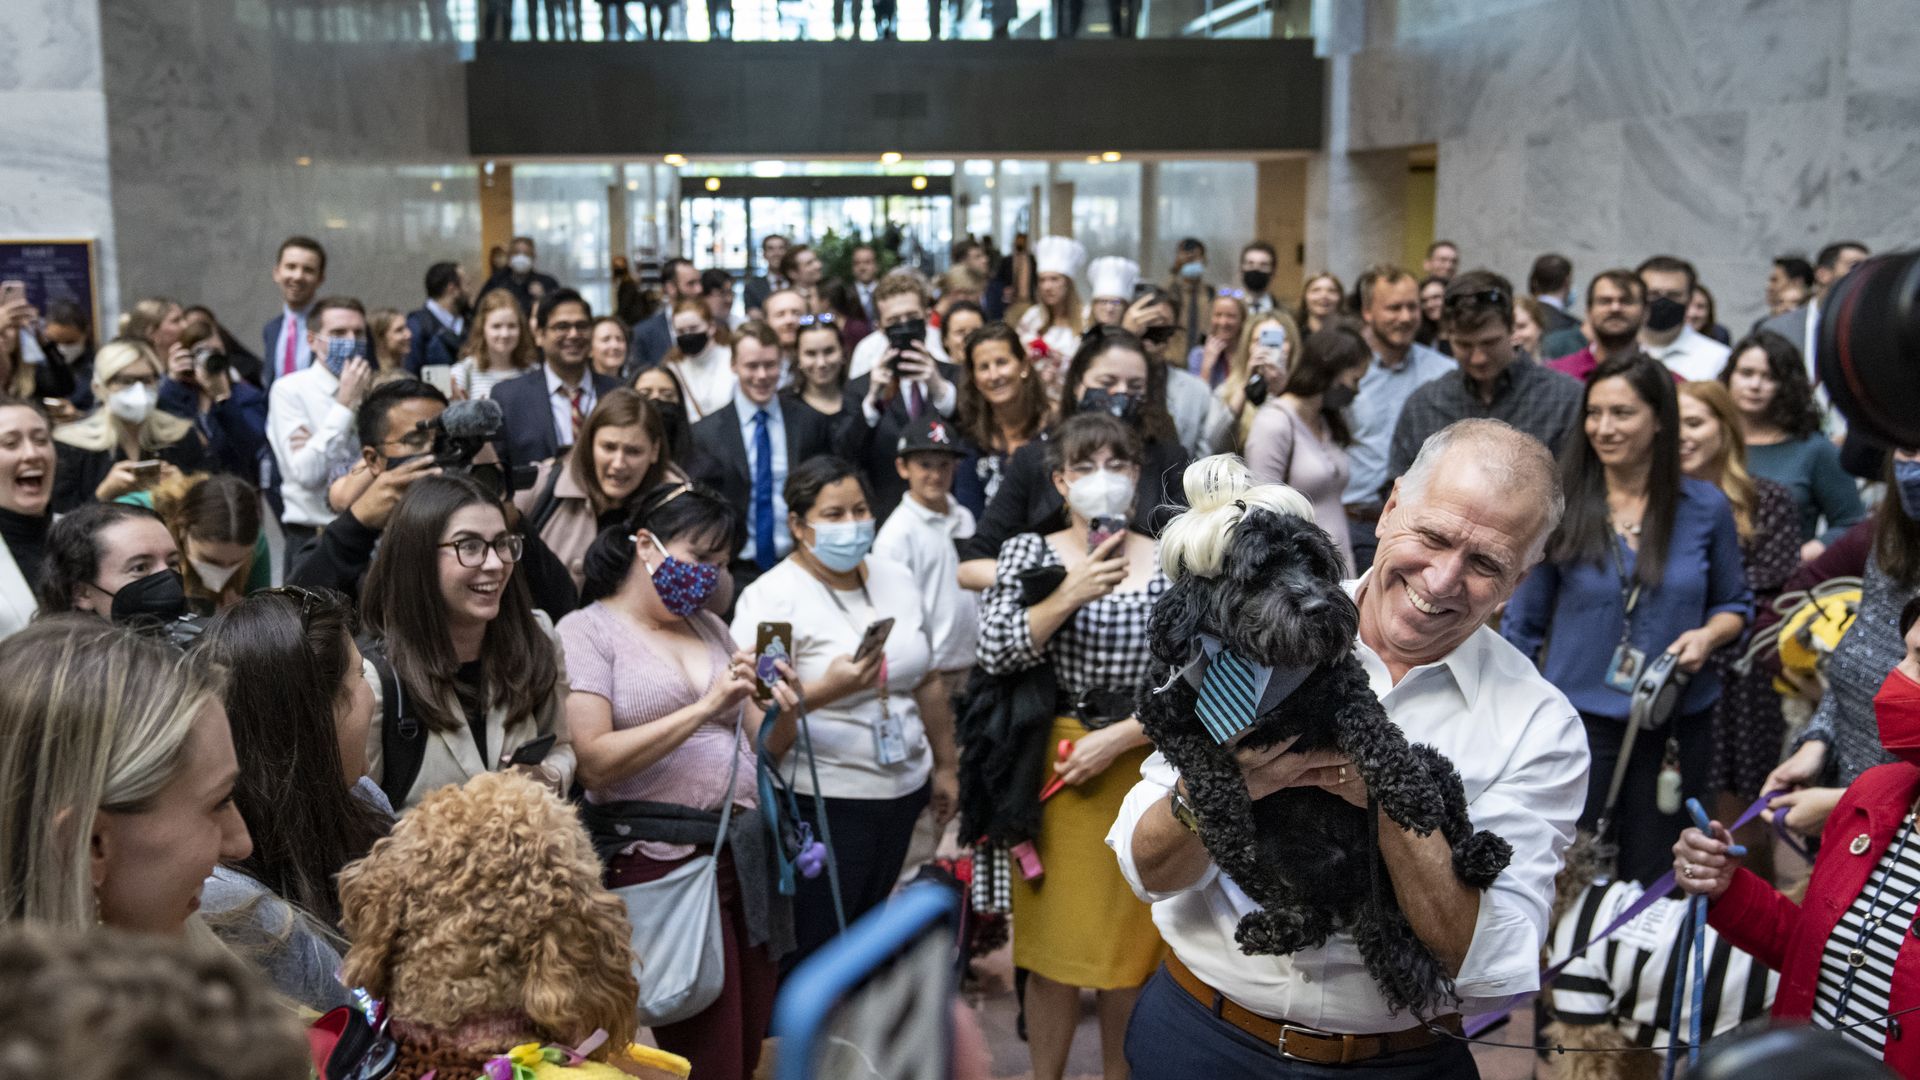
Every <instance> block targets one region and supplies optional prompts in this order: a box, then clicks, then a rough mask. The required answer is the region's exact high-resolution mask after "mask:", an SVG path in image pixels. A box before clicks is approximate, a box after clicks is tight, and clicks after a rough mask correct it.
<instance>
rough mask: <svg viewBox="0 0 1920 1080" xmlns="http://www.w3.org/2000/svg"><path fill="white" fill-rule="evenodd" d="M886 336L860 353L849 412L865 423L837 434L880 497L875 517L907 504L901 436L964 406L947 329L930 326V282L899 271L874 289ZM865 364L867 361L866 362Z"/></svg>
mask: <svg viewBox="0 0 1920 1080" xmlns="http://www.w3.org/2000/svg"><path fill="white" fill-rule="evenodd" d="M873 298H874V299H873V304H874V307H875V308H876V309H878V311H879V313H880V329H879V331H877V332H875V333H873V334H869V335H868V336H867V339H866V340H865V341H862V342H861V343H860V344H859V346H858V347H857V348H855V349H854V350H853V364H852V366H851V367H850V368H849V369H848V370H849V371H851V372H852V373H853V376H854V378H853V381H852V382H850V383H848V384H847V390H846V410H845V411H846V412H847V413H849V414H850V415H851V416H855V417H860V418H861V419H863V420H864V421H865V422H864V423H851V424H842V425H841V426H840V427H839V428H837V429H836V436H835V441H836V447H837V448H839V449H840V450H841V452H843V453H845V454H846V455H847V456H848V457H849V458H851V459H852V460H854V461H856V462H858V463H859V464H860V466H861V468H862V470H863V472H864V473H865V476H866V481H867V486H868V489H869V490H870V491H872V492H873V498H874V505H873V513H874V516H875V517H880V518H884V517H887V516H888V515H889V514H891V513H893V508H894V507H896V506H898V505H900V499H901V497H902V496H904V495H905V494H906V493H907V485H906V482H905V481H904V480H901V479H900V475H899V473H898V472H896V471H895V470H894V467H893V455H894V449H895V447H897V446H898V445H899V442H900V435H901V433H902V432H904V431H906V429H907V428H909V427H911V426H912V425H913V423H914V421H916V420H918V419H920V418H921V417H922V416H928V415H935V416H940V417H943V418H944V417H949V416H952V415H953V410H954V407H955V406H956V405H957V404H958V401H959V394H958V391H956V390H955V388H954V383H955V382H956V381H957V380H958V379H959V377H960V372H959V369H957V368H955V367H954V366H953V365H952V364H950V363H948V362H947V354H946V350H945V348H944V347H942V346H941V344H940V332H939V331H938V330H936V329H930V328H929V327H928V325H927V308H928V304H929V300H930V299H931V298H930V297H929V296H928V293H927V282H926V279H925V278H923V277H921V276H920V275H919V274H917V273H914V272H912V271H909V270H896V271H894V272H893V273H891V274H888V275H887V276H886V277H885V278H882V279H881V281H880V284H879V285H878V286H877V287H875V289H874V290H873ZM863 361H864V362H863Z"/></svg>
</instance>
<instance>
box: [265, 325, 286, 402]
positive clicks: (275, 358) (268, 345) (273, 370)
mask: <svg viewBox="0 0 1920 1080" xmlns="http://www.w3.org/2000/svg"><path fill="white" fill-rule="evenodd" d="M285 320H286V316H284V315H275V316H274V317H273V318H271V319H268V320H267V325H265V326H263V327H261V328H260V341H261V342H262V344H261V346H260V385H261V387H262V388H265V387H269V386H272V385H273V377H274V376H275V375H278V374H279V373H280V356H279V354H278V353H277V352H276V351H275V346H277V345H279V344H280V324H281V323H282V322H284V321H285Z"/></svg>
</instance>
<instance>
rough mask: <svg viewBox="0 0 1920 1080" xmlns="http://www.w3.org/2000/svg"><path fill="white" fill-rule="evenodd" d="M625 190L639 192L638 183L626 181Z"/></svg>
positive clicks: (636, 181)
mask: <svg viewBox="0 0 1920 1080" xmlns="http://www.w3.org/2000/svg"><path fill="white" fill-rule="evenodd" d="M627 190H628V191H639V190H640V181H638V180H629V181H627Z"/></svg>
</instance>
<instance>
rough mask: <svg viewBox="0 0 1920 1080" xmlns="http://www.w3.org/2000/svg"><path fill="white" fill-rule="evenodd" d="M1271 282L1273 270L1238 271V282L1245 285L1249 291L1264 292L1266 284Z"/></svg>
mask: <svg viewBox="0 0 1920 1080" xmlns="http://www.w3.org/2000/svg"><path fill="white" fill-rule="evenodd" d="M1272 283H1273V271H1271V270H1242V271H1240V284H1242V285H1245V286H1246V287H1247V291H1248V292H1250V293H1263V292H1266V291H1267V286H1268V285H1270V284H1272Z"/></svg>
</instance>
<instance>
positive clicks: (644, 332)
mask: <svg viewBox="0 0 1920 1080" xmlns="http://www.w3.org/2000/svg"><path fill="white" fill-rule="evenodd" d="M667 314H668V312H667V307H666V305H665V304H662V305H660V310H659V311H657V312H654V313H653V314H652V315H651V316H649V317H647V318H644V319H641V320H640V321H639V322H637V323H635V324H634V325H633V344H632V345H629V346H628V347H627V365H626V366H625V367H623V368H621V369H620V381H621V382H623V383H631V382H633V377H634V376H635V375H638V374H640V373H641V372H643V371H645V370H647V369H648V368H650V367H652V366H654V365H655V364H658V363H659V362H660V361H662V360H664V359H666V356H667V353H669V352H671V351H673V324H672V323H671V322H669V321H667Z"/></svg>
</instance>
